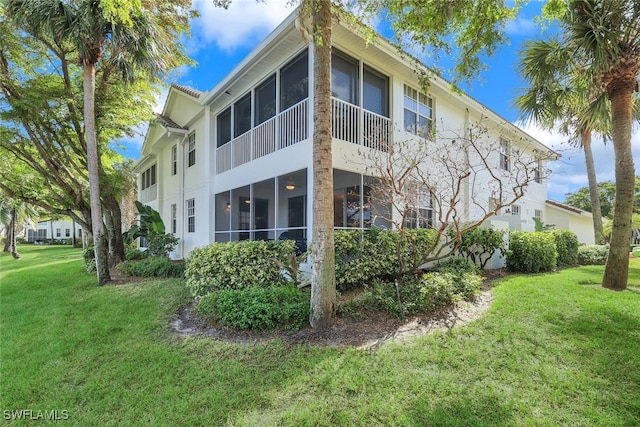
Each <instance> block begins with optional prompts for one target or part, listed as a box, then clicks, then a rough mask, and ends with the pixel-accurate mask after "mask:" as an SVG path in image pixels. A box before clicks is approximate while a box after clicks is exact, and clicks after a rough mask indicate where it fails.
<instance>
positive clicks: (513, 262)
mask: <svg viewBox="0 0 640 427" xmlns="http://www.w3.org/2000/svg"><path fill="white" fill-rule="evenodd" d="M557 258H558V251H557V250H556V244H555V239H554V236H553V235H552V234H551V233H546V232H539V231H533V232H523V231H514V232H512V233H511V236H510V238H509V250H508V251H507V268H509V269H510V270H513V271H520V272H523V273H539V272H542V271H551V270H553V269H554V268H555V267H556V260H557Z"/></svg>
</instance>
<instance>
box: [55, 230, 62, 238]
mask: <svg viewBox="0 0 640 427" xmlns="http://www.w3.org/2000/svg"><path fill="white" fill-rule="evenodd" d="M56 237H62V230H61V229H59V228H56Z"/></svg>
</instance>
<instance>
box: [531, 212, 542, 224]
mask: <svg viewBox="0 0 640 427" xmlns="http://www.w3.org/2000/svg"><path fill="white" fill-rule="evenodd" d="M533 217H534V218H536V219H537V220H538V221H542V209H536V210H534V211H533Z"/></svg>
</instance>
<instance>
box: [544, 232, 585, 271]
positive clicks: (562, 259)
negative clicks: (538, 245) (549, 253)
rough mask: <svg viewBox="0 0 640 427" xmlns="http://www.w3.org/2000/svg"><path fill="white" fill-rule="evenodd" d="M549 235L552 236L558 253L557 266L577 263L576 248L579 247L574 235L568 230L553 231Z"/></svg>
mask: <svg viewBox="0 0 640 427" xmlns="http://www.w3.org/2000/svg"><path fill="white" fill-rule="evenodd" d="M550 233H551V234H553V237H554V239H555V243H556V250H557V251H558V259H557V263H558V266H566V267H568V266H572V265H576V264H577V263H578V246H580V243H579V242H578V236H577V235H576V233H574V232H573V231H568V230H553V231H551V232H550Z"/></svg>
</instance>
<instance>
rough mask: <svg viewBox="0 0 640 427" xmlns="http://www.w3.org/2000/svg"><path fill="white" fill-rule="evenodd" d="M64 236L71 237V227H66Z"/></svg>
mask: <svg viewBox="0 0 640 427" xmlns="http://www.w3.org/2000/svg"><path fill="white" fill-rule="evenodd" d="M64 237H71V229H70V228H65V230H64Z"/></svg>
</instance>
